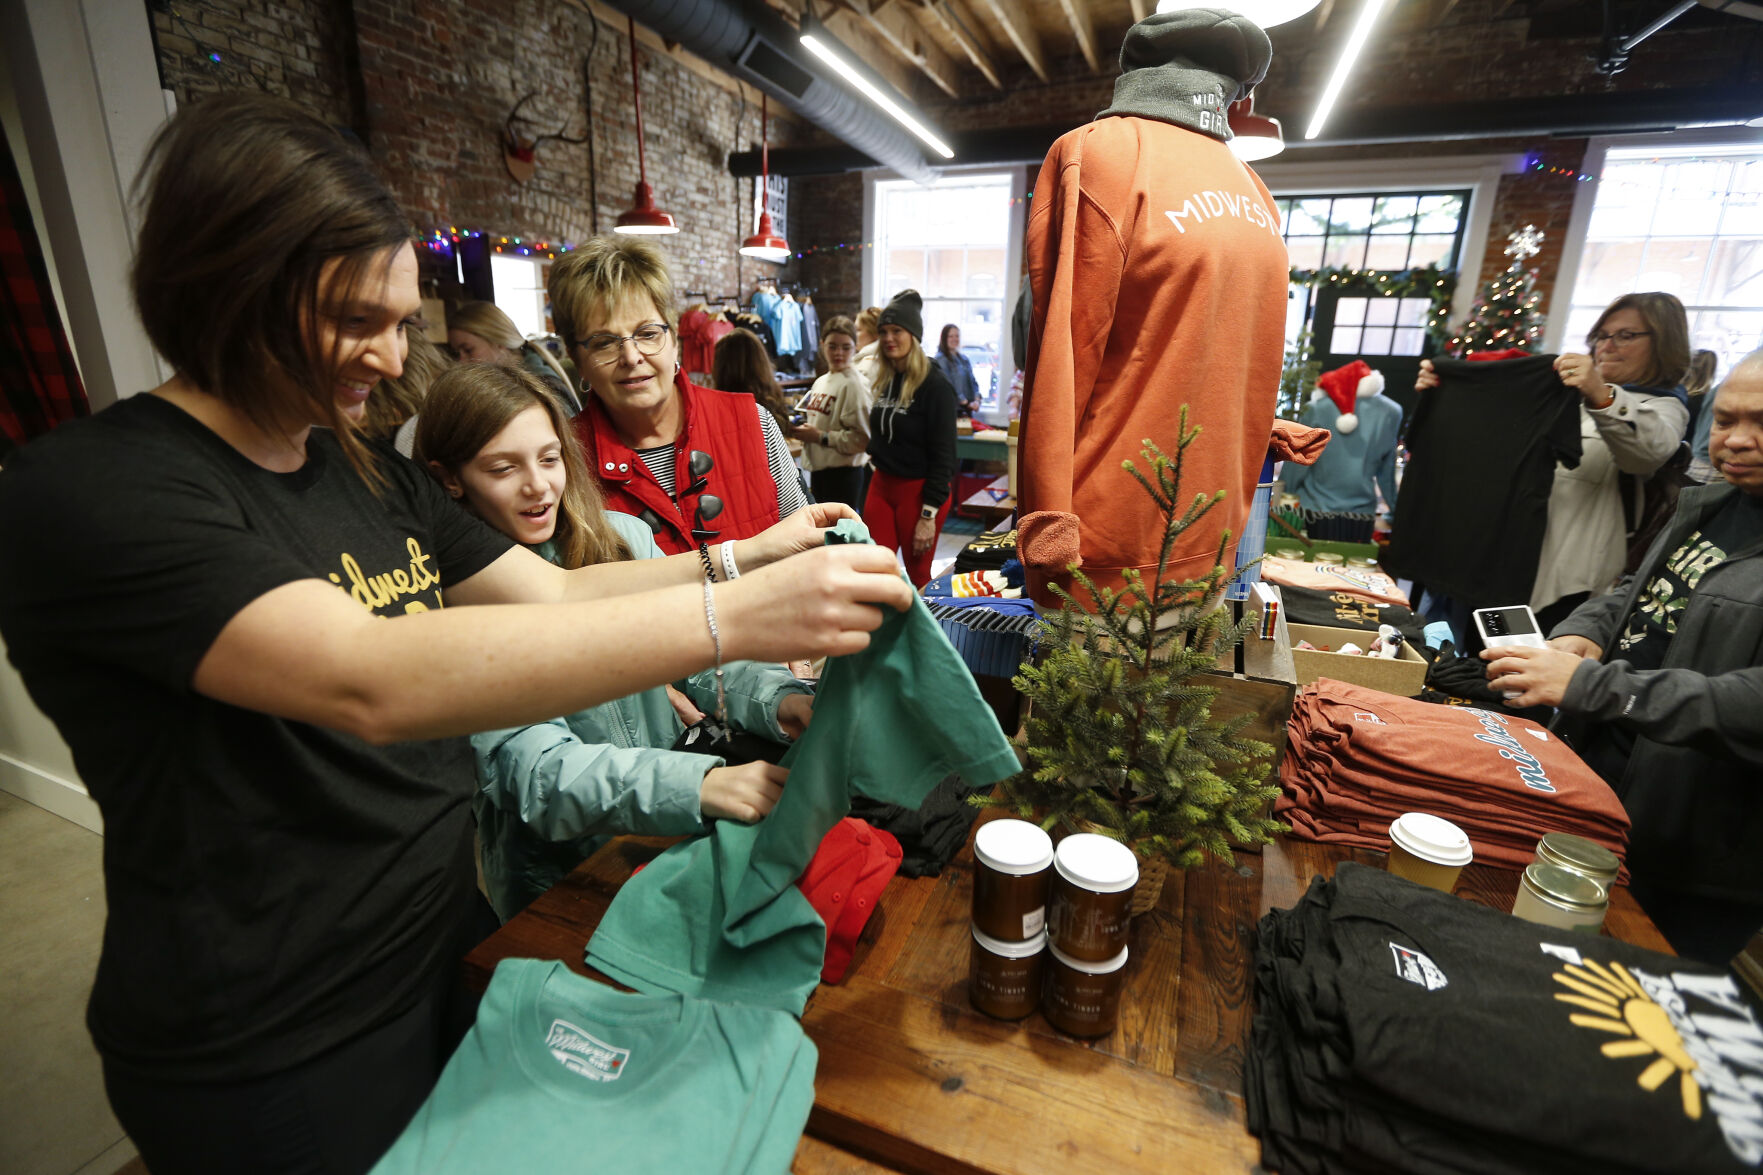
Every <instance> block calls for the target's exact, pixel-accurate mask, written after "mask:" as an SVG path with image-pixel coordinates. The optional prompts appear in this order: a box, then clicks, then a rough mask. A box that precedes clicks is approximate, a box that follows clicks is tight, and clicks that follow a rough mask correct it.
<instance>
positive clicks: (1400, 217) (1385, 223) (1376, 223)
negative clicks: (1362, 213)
mask: <svg viewBox="0 0 1763 1175" xmlns="http://www.w3.org/2000/svg"><path fill="white" fill-rule="evenodd" d="M1419 203H1420V198H1419V197H1418V196H1379V197H1378V198H1377V205H1376V207H1375V208H1374V209H1373V210H1372V213H1371V231H1372V232H1374V233H1403V234H1406V233H1409V232H1411V231H1413V228H1414V209H1415V207H1416V205H1418V204H1419Z"/></svg>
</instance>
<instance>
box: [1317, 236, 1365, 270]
mask: <svg viewBox="0 0 1763 1175" xmlns="http://www.w3.org/2000/svg"><path fill="white" fill-rule="evenodd" d="M1367 239H1368V238H1366V237H1364V236H1351V237H1330V238H1329V239H1328V249H1327V251H1325V252H1324V253H1323V255H1322V261H1323V264H1324V265H1326V266H1328V267H1329V268H1331V269H1332V268H1334V267H1335V266H1344V267H1345V268H1347V269H1363V268H1364V267H1365V242H1366V240H1367Z"/></svg>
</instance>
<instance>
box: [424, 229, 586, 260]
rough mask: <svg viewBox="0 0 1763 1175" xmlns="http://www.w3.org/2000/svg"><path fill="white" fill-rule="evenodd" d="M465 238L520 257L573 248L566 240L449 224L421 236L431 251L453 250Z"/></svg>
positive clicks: (554, 253)
mask: <svg viewBox="0 0 1763 1175" xmlns="http://www.w3.org/2000/svg"><path fill="white" fill-rule="evenodd" d="M466 240H483V241H487V242H488V243H489V245H490V248H491V249H493V250H495V251H496V252H497V253H511V254H519V255H520V256H522V257H551V258H554V257H556V256H557V255H558V254H559V253H568V252H570V251H571V250H573V249H574V248H575V246H574V245H572V244H570V243H569V242H567V241H556V242H554V241H535V240H532V239H530V238H523V237H505V236H502V235H501V234H499V233H494V232H489V231H487V230H485V229H477V228H459V227H457V226H454V225H449V226H448V227H447V229H446V230H445V231H442V230H441V229H435V230H433V231H432V232H430V233H428V234H426V235H425V236H424V237H423V238H422V245H423V248H425V249H427V250H429V251H430V252H431V253H446V254H451V253H452V252H453V246H455V245H457V244H459V243H460V242H462V241H466Z"/></svg>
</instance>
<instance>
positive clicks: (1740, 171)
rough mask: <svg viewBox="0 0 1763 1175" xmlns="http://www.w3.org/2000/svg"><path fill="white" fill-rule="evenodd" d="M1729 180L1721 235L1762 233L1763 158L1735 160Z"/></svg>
mask: <svg viewBox="0 0 1763 1175" xmlns="http://www.w3.org/2000/svg"><path fill="white" fill-rule="evenodd" d="M1730 182H1731V187H1730V188H1729V189H1728V191H1727V194H1726V210H1725V213H1724V214H1723V215H1722V216H1721V218H1720V235H1721V236H1726V237H1759V236H1763V160H1751V161H1749V162H1746V163H1736V164H1734V165H1733V168H1732V179H1731V181H1730ZM1601 195H1602V194H1601V193H1600V198H1601Z"/></svg>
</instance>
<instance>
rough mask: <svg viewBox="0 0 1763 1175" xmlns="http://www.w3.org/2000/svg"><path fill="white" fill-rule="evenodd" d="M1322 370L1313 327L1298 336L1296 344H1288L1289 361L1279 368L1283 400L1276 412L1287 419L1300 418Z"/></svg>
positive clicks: (1287, 357)
mask: <svg viewBox="0 0 1763 1175" xmlns="http://www.w3.org/2000/svg"><path fill="white" fill-rule="evenodd" d="M1321 374H1322V361H1321V360H1320V359H1318V358H1317V357H1316V341H1315V339H1314V338H1313V337H1312V336H1311V334H1310V332H1309V331H1304V332H1303V333H1302V334H1300V335H1299V336H1298V341H1297V343H1296V344H1295V345H1293V346H1290V347H1287V348H1286V356H1285V364H1284V366H1282V367H1281V368H1280V372H1279V403H1278V405H1277V406H1276V408H1275V411H1276V413H1277V414H1278V415H1279V416H1281V417H1283V418H1285V419H1286V420H1296V419H1298V413H1300V412H1302V411H1303V410H1304V405H1305V404H1307V403H1309V402H1310V393H1311V392H1313V391H1315V390H1316V379H1317V377H1318V376H1320V375H1321Z"/></svg>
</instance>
